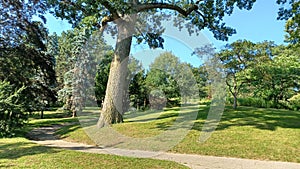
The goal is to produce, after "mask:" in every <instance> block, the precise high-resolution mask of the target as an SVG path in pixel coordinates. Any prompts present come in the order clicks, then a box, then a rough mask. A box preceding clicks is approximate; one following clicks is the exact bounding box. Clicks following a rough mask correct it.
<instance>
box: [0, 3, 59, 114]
mask: <svg viewBox="0 0 300 169" xmlns="http://www.w3.org/2000/svg"><path fill="white" fill-rule="evenodd" d="M0 5H1V9H0V15H1V17H0V23H1V31H0V49H1V50H0V56H1V60H0V64H1V68H0V79H1V80H7V81H9V82H10V84H11V85H14V86H15V87H16V88H20V87H22V86H26V89H25V90H23V91H22V95H23V98H24V100H26V101H27V103H26V105H27V110H28V111H30V110H37V109H38V110H39V109H40V108H41V106H43V105H44V104H45V103H47V102H48V103H50V102H51V101H55V100H56V93H55V91H54V90H53V88H54V87H55V72H54V62H55V60H54V57H53V55H51V53H48V49H47V44H46V42H47V39H48V32H47V30H46V28H45V27H44V25H43V23H42V22H39V21H32V16H33V15H39V16H40V17H41V19H44V17H43V16H42V15H43V13H44V11H45V10H46V9H47V7H46V6H45V3H44V1H26V2H25V1H19V0H16V1H11V0H7V1H1V3H0Z"/></svg>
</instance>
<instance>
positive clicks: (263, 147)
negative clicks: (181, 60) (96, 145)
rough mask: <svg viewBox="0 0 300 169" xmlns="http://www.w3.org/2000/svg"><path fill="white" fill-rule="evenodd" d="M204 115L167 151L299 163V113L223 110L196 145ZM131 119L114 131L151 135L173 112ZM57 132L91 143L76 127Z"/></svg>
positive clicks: (160, 129)
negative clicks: (209, 133) (207, 135)
mask: <svg viewBox="0 0 300 169" xmlns="http://www.w3.org/2000/svg"><path fill="white" fill-rule="evenodd" d="M207 112H208V107H204V106H203V107H201V109H200V110H199V113H198V118H197V120H196V121H195V124H194V127H193V128H192V130H191V131H190V132H189V134H188V135H187V137H186V138H185V139H184V140H182V142H181V143H179V144H178V145H177V146H175V147H174V148H173V149H171V150H170V151H171V152H177V153H192V154H202V155H214V156H228V157H241V158H250V159H261V160H277V161H290V162H298V163H299V162H300V147H299V145H300V139H299V138H300V112H296V111H288V110H277V109H258V108H251V107H239V108H238V109H237V110H232V109H231V108H230V107H227V108H226V110H225V112H224V114H223V116H222V119H221V122H220V124H219V126H218V128H217V130H216V131H215V132H214V133H213V134H212V136H211V137H210V138H209V139H208V140H207V141H206V142H204V143H200V142H199V136H200V133H201V128H202V126H203V124H204V122H205V119H206V117H207ZM147 118H148V119H151V117H147ZM132 119H133V118H130V119H128V120H127V122H125V123H123V124H117V125H114V128H115V129H116V130H117V131H119V132H120V133H122V134H124V135H127V136H130V137H136V138H144V137H149V136H154V135H157V134H159V133H161V132H163V131H164V130H165V129H166V128H167V127H168V126H170V125H172V121H173V120H174V119H176V110H174V109H170V110H167V111H165V112H164V113H163V114H162V115H160V116H159V118H158V119H156V120H150V121H149V122H140V121H135V120H132ZM58 133H59V134H61V135H62V136H63V137H65V138H66V139H67V140H70V141H78V142H85V143H90V144H93V141H92V140H90V139H89V137H88V136H87V135H86V134H85V132H84V130H83V129H82V128H80V127H79V125H73V126H71V127H65V128H63V129H62V130H60V131H59V132H58Z"/></svg>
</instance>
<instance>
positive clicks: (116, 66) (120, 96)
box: [97, 20, 133, 127]
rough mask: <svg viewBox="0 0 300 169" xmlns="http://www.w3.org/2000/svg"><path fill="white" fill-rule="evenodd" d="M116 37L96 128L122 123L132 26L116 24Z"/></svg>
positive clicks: (125, 23) (123, 22) (126, 23)
mask: <svg viewBox="0 0 300 169" xmlns="http://www.w3.org/2000/svg"><path fill="white" fill-rule="evenodd" d="M117 27H118V37H117V44H116V47H115V54H114V58H113V60H112V63H111V66H110V72H109V77H108V83H107V88H106V94H105V99H104V103H103V108H102V111H101V113H100V118H99V120H98V123H97V126H98V127H104V126H109V125H111V124H114V123H121V122H123V113H124V112H123V111H124V107H123V106H124V98H125V97H126V92H127V89H125V88H126V87H128V85H126V84H127V83H128V82H127V80H128V79H127V78H126V77H127V74H128V73H127V72H128V58H129V53H130V47H131V42H132V36H131V35H132V32H133V31H132V30H133V24H129V22H126V21H124V20H122V21H119V22H117Z"/></svg>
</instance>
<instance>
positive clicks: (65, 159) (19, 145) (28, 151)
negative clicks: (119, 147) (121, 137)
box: [0, 137, 187, 169]
mask: <svg viewBox="0 0 300 169" xmlns="http://www.w3.org/2000/svg"><path fill="white" fill-rule="evenodd" d="M0 168H36V169H40V168H49V169H52V168H53V169H57V168H84V169H94V168H103V169H107V168H120V169H123V168H128V169H131V168H136V169H140V168H151V169H152V168H156V169H160V168H174V169H177V168H187V167H185V166H182V165H180V164H177V163H175V162H170V161H163V160H153V159H142V158H130V157H120V156H115V155H104V154H91V153H83V152H77V151H70V150H62V149H58V148H50V147H45V146H40V145H37V144H33V143H31V142H30V141H29V140H27V139H25V138H20V137H19V138H9V139H0Z"/></svg>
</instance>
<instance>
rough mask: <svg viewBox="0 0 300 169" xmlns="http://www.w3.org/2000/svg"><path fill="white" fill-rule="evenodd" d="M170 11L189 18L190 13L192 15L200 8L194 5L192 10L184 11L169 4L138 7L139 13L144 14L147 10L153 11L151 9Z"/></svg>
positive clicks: (141, 5) (150, 4)
mask: <svg viewBox="0 0 300 169" xmlns="http://www.w3.org/2000/svg"><path fill="white" fill-rule="evenodd" d="M157 8H159V9H170V10H174V11H177V12H179V13H180V14H182V15H183V16H185V17H187V16H188V15H189V14H190V13H192V12H193V11H196V10H198V6H197V5H193V6H191V7H190V8H188V9H187V10H184V9H183V8H181V7H179V6H177V5H173V4H167V3H147V4H139V5H137V7H136V10H137V12H142V11H146V10H151V9H157Z"/></svg>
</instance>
